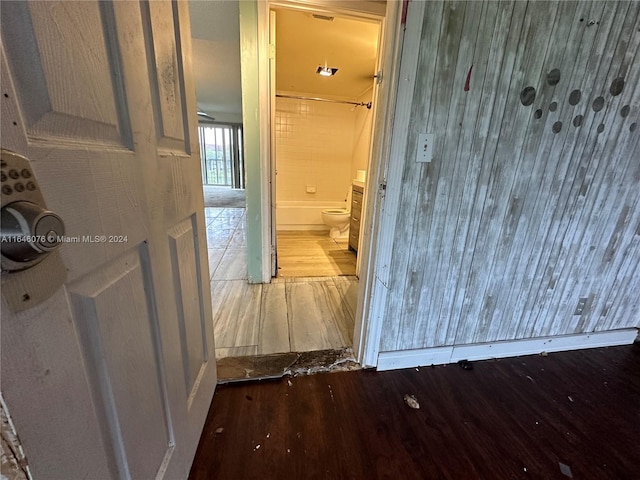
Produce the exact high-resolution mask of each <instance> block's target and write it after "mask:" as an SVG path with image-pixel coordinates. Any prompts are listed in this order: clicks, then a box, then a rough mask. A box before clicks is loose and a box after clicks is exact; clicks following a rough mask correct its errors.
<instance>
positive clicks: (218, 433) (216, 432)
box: [214, 427, 224, 435]
mask: <svg viewBox="0 0 640 480" xmlns="http://www.w3.org/2000/svg"><path fill="white" fill-rule="evenodd" d="M222 432H224V428H222V427H218V428H216V431H215V432H214V433H215V434H216V435H220V434H221V433H222Z"/></svg>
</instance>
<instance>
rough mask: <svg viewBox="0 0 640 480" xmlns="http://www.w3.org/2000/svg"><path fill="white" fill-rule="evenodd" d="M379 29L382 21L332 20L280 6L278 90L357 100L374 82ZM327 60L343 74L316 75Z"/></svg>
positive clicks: (278, 14) (277, 31)
mask: <svg viewBox="0 0 640 480" xmlns="http://www.w3.org/2000/svg"><path fill="white" fill-rule="evenodd" d="M324 15H326V14H324ZM378 31H379V24H378V23H377V22H368V21H362V20H352V19H347V18H338V17H335V18H334V19H333V20H332V21H328V20H320V19H317V18H314V17H313V15H312V14H311V13H310V12H305V11H299V10H284V9H283V10H278V11H277V12H276V90H278V92H284V91H288V92H296V93H305V94H311V95H317V96H332V97H344V98H349V99H356V98H357V97H359V96H361V95H362V94H364V93H365V92H366V91H368V90H369V89H370V88H371V87H372V85H373V75H374V74H375V67H376V55H377V53H378ZM325 64H326V66H328V67H333V68H337V69H338V72H337V73H336V74H335V75H334V76H333V77H322V76H320V75H318V74H316V69H317V68H318V66H325Z"/></svg>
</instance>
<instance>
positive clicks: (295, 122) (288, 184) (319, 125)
mask: <svg viewBox="0 0 640 480" xmlns="http://www.w3.org/2000/svg"><path fill="white" fill-rule="evenodd" d="M359 110H366V111H367V112H370V110H367V109H366V108H364V107H357V108H354V107H353V106H352V105H347V104H336V103H325V102H318V101H308V100H297V99H290V98H281V97H278V98H276V124H275V127H276V169H277V171H278V175H277V177H276V178H277V180H276V181H277V184H276V192H277V193H276V201H277V202H278V201H318V202H339V201H345V200H346V197H347V192H348V190H349V188H350V185H351V180H352V172H353V173H355V168H353V167H354V164H353V158H354V146H355V144H354V139H355V129H356V123H357V122H356V119H357V117H358V114H360V115H362V112H359ZM358 123H359V126H360V130H361V129H362V126H361V124H363V123H364V120H362V119H361V120H360V121H359V122H358ZM358 135H359V137H361V136H362V132H359V133H358ZM357 143H358V144H360V143H361V144H364V145H366V146H367V152H368V143H369V142H368V141H364V140H363V139H362V138H359V141H358V142H357ZM356 156H357V157H358V158H361V157H362V156H361V155H360V154H358V155H356ZM365 165H366V161H365ZM358 168H364V167H359V166H358ZM307 185H315V187H316V193H307V192H306V186H307Z"/></svg>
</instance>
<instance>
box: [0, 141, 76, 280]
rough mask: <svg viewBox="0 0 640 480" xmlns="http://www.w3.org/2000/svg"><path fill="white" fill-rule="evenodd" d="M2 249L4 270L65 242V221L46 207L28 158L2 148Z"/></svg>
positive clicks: (37, 259) (32, 262) (26, 264)
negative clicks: (63, 240)
mask: <svg viewBox="0 0 640 480" xmlns="http://www.w3.org/2000/svg"><path fill="white" fill-rule="evenodd" d="M1 175H2V209H1V212H0V213H1V217H0V220H1V222H2V223H1V224H0V226H1V228H0V253H1V263H2V271H3V272H15V271H20V270H25V269H27V268H29V267H32V266H34V265H36V264H38V263H40V262H41V261H42V260H44V259H45V258H46V257H47V255H49V253H50V252H51V251H53V250H55V249H56V248H57V247H58V246H59V245H60V243H61V242H62V237H63V236H64V233H65V228H64V222H63V221H62V218H60V217H59V216H58V215H56V214H55V213H53V212H51V211H49V210H47V208H46V206H45V203H44V197H43V196H42V194H41V193H40V188H39V186H38V184H37V182H36V179H35V177H34V175H33V172H32V171H31V166H30V165H29V161H28V160H27V159H26V158H24V157H21V156H19V155H17V154H15V153H13V152H10V151H8V150H2V174H1Z"/></svg>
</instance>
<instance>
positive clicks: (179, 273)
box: [169, 217, 209, 398]
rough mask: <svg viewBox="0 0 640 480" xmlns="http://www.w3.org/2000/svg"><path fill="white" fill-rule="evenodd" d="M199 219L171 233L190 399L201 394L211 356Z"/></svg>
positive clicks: (183, 224)
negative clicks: (199, 240)
mask: <svg viewBox="0 0 640 480" xmlns="http://www.w3.org/2000/svg"><path fill="white" fill-rule="evenodd" d="M195 223H196V219H195V218H194V217H191V218H188V219H186V220H184V221H182V222H180V223H179V224H178V225H176V227H175V228H173V229H172V230H171V231H170V232H169V241H170V250H171V260H172V263H173V282H174V290H175V292H176V303H177V305H178V327H179V330H180V345H181V348H182V363H183V368H184V380H185V387H186V392H187V394H188V396H189V398H192V396H194V395H195V394H196V393H197V389H196V388H197V385H198V383H199V381H198V380H199V379H200V376H201V375H202V374H203V372H204V369H205V367H206V365H207V361H208V359H209V345H208V342H206V341H203V340H204V339H206V335H207V328H206V327H207V326H206V317H205V314H204V309H203V305H201V303H200V301H201V299H202V294H201V291H202V282H200V278H202V276H201V275H200V274H199V267H200V263H199V262H198V261H197V258H199V257H200V250H199V246H198V243H197V238H196V237H195V231H196V230H197V226H196V224H195Z"/></svg>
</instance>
